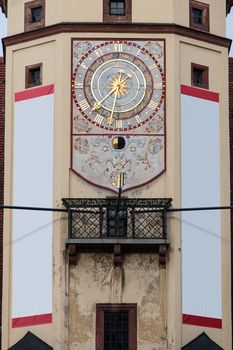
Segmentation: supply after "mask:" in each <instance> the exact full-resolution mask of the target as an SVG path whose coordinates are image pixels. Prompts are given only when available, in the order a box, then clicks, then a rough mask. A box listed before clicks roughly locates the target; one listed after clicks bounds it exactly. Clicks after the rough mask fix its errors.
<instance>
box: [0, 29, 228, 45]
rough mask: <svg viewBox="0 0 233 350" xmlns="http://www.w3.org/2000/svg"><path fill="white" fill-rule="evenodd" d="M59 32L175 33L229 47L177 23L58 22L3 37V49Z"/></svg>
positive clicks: (225, 39)
mask: <svg viewBox="0 0 233 350" xmlns="http://www.w3.org/2000/svg"><path fill="white" fill-rule="evenodd" d="M60 33H119V34H121V33H122V34H123V33H133V34H139V33H143V34H149V33H150V34H176V35H180V36H184V37H188V38H192V39H196V40H200V41H203V42H207V43H210V44H214V45H218V46H222V47H227V48H228V49H230V46H231V40H230V39H227V38H224V37H221V36H217V35H214V34H210V33H208V32H203V31H200V30H197V29H192V28H188V27H183V26H180V25H177V24H152V23H76V22H75V23H70V22H69V23H59V24H54V25H52V26H47V27H44V28H41V29H38V30H33V31H30V32H24V33H20V34H16V35H12V36H8V37H6V38H4V39H3V46H4V50H5V48H6V47H7V46H12V45H16V44H21V43H24V42H27V41H32V40H36V39H41V38H45V37H47V36H51V35H56V34H60Z"/></svg>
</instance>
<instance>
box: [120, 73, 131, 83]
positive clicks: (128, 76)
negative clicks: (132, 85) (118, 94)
mask: <svg viewBox="0 0 233 350" xmlns="http://www.w3.org/2000/svg"><path fill="white" fill-rule="evenodd" d="M131 78H132V77H131V75H127V77H126V78H124V79H123V80H122V81H120V83H119V84H120V85H121V84H123V83H124V82H125V81H126V80H127V79H131Z"/></svg>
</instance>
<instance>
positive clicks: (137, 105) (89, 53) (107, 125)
mask: <svg viewBox="0 0 233 350" xmlns="http://www.w3.org/2000/svg"><path fill="white" fill-rule="evenodd" d="M76 50H77V48H76ZM84 52H85V51H84ZM84 52H83V53H84ZM79 55H80V52H79ZM164 90H165V81H164V76H163V69H162V67H161V65H160V63H159V61H158V60H157V58H156V56H155V55H152V54H151V53H150V51H149V50H147V49H146V48H145V47H143V46H141V45H139V44H136V43H135V42H128V41H122V42H104V43H101V44H100V45H96V46H95V47H92V48H91V49H90V50H88V48H87V50H86V52H85V53H84V54H83V55H82V56H81V58H80V60H79V61H78V63H77V66H76V67H75V69H74V73H73V80H72V92H73V99H74V103H75V104H76V106H77V108H78V110H79V112H80V113H81V114H82V115H83V116H84V117H85V118H86V119H87V120H88V121H89V122H91V123H93V124H94V125H96V126H98V127H101V128H104V129H106V130H119V131H121V130H122V131H126V130H132V129H135V128H138V127H140V126H142V125H143V124H145V123H147V122H148V121H149V120H150V119H151V118H153V117H154V116H155V115H156V113H157V112H158V111H159V109H160V107H161V104H162V102H163V99H164Z"/></svg>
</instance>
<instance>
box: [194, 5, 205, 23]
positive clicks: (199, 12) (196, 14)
mask: <svg viewBox="0 0 233 350" xmlns="http://www.w3.org/2000/svg"><path fill="white" fill-rule="evenodd" d="M192 11H193V21H194V23H196V24H202V15H203V11H202V10H201V9H196V8H193V9H192Z"/></svg>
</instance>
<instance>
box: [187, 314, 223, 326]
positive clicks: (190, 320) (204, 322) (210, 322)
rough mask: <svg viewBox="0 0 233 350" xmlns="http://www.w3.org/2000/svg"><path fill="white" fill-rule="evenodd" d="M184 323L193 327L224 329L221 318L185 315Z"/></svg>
mask: <svg viewBox="0 0 233 350" xmlns="http://www.w3.org/2000/svg"><path fill="white" fill-rule="evenodd" d="M183 323H184V324H189V325H192V326H200V327H210V328H222V320H221V319H219V318H212V317H204V316H194V315H185V314H183Z"/></svg>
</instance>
